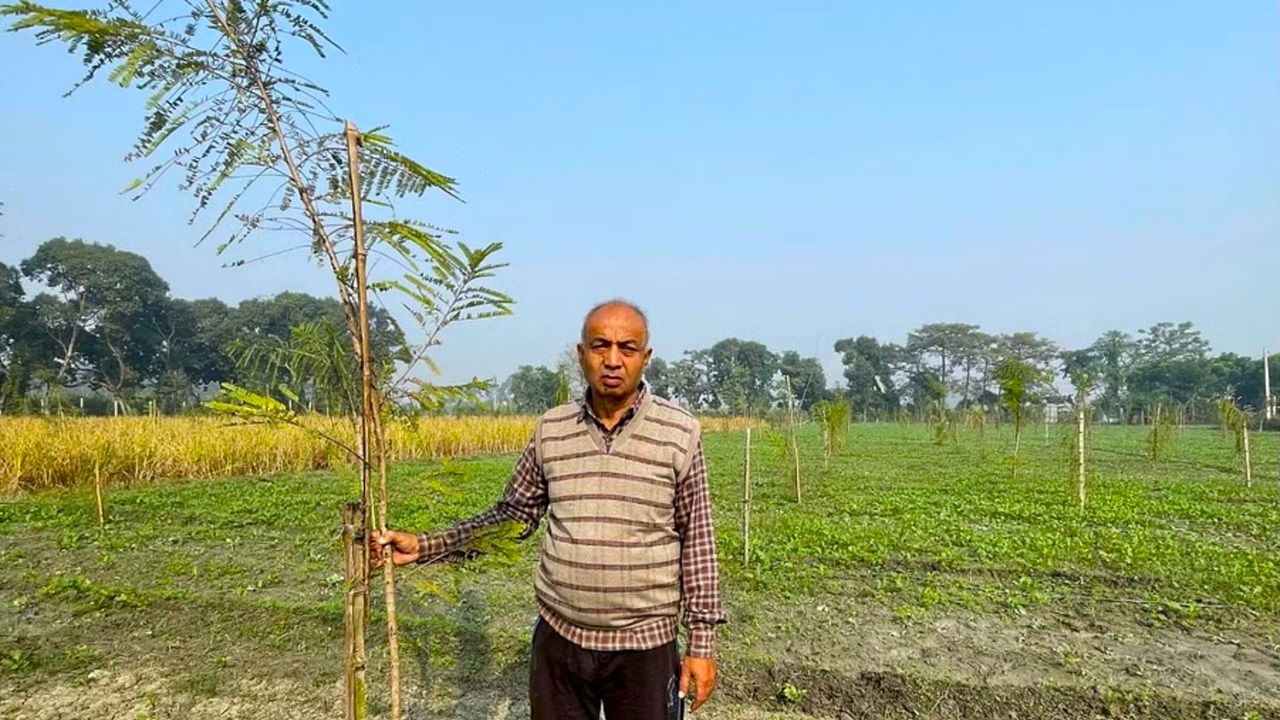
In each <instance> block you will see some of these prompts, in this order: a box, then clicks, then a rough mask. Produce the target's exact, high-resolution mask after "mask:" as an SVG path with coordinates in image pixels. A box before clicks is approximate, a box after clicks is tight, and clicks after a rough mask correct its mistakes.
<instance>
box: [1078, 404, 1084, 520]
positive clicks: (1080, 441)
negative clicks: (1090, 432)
mask: <svg viewBox="0 0 1280 720" xmlns="http://www.w3.org/2000/svg"><path fill="white" fill-rule="evenodd" d="M1080 394H1081V395H1083V394H1084V393H1080ZM1084 414H1085V406H1084V403H1076V464H1077V468H1076V491H1077V493H1078V494H1079V496H1080V509H1081V510H1084V477H1085V473H1084V460H1085V458H1084V420H1085V418H1084Z"/></svg>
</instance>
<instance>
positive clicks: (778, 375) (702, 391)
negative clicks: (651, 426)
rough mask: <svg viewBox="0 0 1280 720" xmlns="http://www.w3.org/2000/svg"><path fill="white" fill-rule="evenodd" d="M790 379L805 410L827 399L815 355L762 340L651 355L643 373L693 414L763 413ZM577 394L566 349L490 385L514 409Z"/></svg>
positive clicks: (537, 407) (497, 400)
mask: <svg viewBox="0 0 1280 720" xmlns="http://www.w3.org/2000/svg"><path fill="white" fill-rule="evenodd" d="M784 378H789V379H790V382H791V388H792V393H793V395H794V396H795V399H796V402H797V406H798V407H800V408H802V409H804V410H808V409H809V408H812V407H813V405H814V404H815V403H817V402H819V401H821V400H824V399H828V398H830V397H831V394H832V391H831V390H830V389H828V388H827V379H826V375H825V374H824V373H823V371H822V364H821V363H820V362H819V361H818V359H817V358H813V357H801V356H800V354H799V353H797V352H795V351H793V350H788V351H785V352H782V353H775V352H773V351H771V350H770V349H769V348H768V347H766V346H765V345H764V344H762V343H758V342H755V341H751V340H739V339H737V338H727V339H724V340H721V341H720V342H718V343H716V344H714V345H712V346H711V347H709V348H706V349H703V350H689V351H686V352H685V353H684V357H681V358H680V359H678V360H674V361H667V360H664V359H663V358H660V357H656V356H655V357H654V358H653V359H652V360H651V361H650V362H649V367H648V368H647V370H646V371H645V379H646V381H647V382H648V383H649V386H650V388H651V389H652V390H653V391H654V392H655V393H657V394H658V395H661V396H663V397H666V398H670V399H672V400H676V401H678V402H680V403H682V404H683V405H684V406H685V407H688V408H689V409H691V410H696V411H698V412H712V413H726V414H733V415H763V414H765V413H766V412H768V411H769V410H771V409H773V408H776V407H780V405H781V403H783V402H784V401H785V396H784V394H783V393H784V392H785V390H784V387H785V385H786V381H785V380H784ZM566 384H567V386H568V387H569V388H572V390H571V393H572V394H577V393H580V392H581V388H582V384H581V380H580V375H579V374H578V370H577V362H576V358H575V357H574V356H573V355H572V353H569V352H566V353H565V355H563V356H562V357H561V358H560V360H559V362H558V363H557V366H556V368H555V369H552V368H548V367H537V366H528V365H525V366H522V367H520V368H519V369H518V370H516V372H515V373H513V374H512V375H511V376H510V377H509V378H507V381H506V382H504V383H502V384H501V385H500V386H498V387H497V388H496V389H495V394H494V395H493V396H492V399H493V402H494V405H495V406H498V407H508V408H510V409H512V410H515V411H516V412H526V413H532V412H541V411H542V410H546V409H547V408H549V407H552V405H553V401H554V400H555V397H556V390H557V388H561V389H562V391H563V389H564V388H563V386H565V385H566Z"/></svg>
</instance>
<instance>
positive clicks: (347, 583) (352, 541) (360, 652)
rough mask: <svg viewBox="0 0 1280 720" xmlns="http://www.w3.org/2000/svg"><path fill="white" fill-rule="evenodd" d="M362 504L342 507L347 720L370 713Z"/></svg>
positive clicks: (344, 688) (365, 544) (364, 539)
mask: <svg viewBox="0 0 1280 720" xmlns="http://www.w3.org/2000/svg"><path fill="white" fill-rule="evenodd" d="M365 528H366V525H365V513H364V509H363V508H362V507H361V506H360V503H346V504H344V505H343V506H342V558H343V563H342V577H343V588H345V589H346V596H345V597H344V598H343V617H342V620H343V622H342V639H343V654H342V657H343V666H342V689H343V693H342V700H343V710H344V717H346V718H347V720H364V719H365V717H366V712H367V707H368V703H367V698H366V695H367V690H366V688H367V686H366V685H365V654H364V628H365V625H366V623H367V622H368V615H369V605H368V599H369V592H368V583H367V582H366V580H365V579H366V578H368V576H369V565H368V562H369V553H368V547H369V541H368V540H367V539H366V538H365Z"/></svg>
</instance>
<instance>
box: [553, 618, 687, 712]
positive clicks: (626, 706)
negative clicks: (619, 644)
mask: <svg viewBox="0 0 1280 720" xmlns="http://www.w3.org/2000/svg"><path fill="white" fill-rule="evenodd" d="M679 685H680V656H679V653H678V652H677V650H676V643H675V641H672V642H670V643H668V644H666V645H662V646H660V647H656V648H653V649H651V650H618V651H616V652H607V651H601V650H587V649H585V648H582V647H578V646H577V645H574V644H573V643H571V642H569V641H568V640H565V639H564V638H563V637H561V636H560V634H559V633H557V632H556V631H555V630H553V629H551V626H550V625H548V624H547V623H546V621H544V620H541V619H539V620H538V623H537V625H536V627H535V629H534V631H533V648H532V651H531V653H530V658H529V710H530V715H531V717H532V720H600V708H601V707H603V708H604V716H605V718H606V720H680V718H681V717H682V715H681V713H682V710H683V708H682V706H681V703H682V702H683V701H681V700H680V699H679V697H678V692H679Z"/></svg>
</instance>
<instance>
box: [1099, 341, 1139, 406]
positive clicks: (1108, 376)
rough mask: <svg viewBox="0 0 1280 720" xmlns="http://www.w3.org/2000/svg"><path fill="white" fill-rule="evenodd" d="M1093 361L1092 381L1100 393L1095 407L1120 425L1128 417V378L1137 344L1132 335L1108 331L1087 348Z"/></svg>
mask: <svg viewBox="0 0 1280 720" xmlns="http://www.w3.org/2000/svg"><path fill="white" fill-rule="evenodd" d="M1088 350H1089V354H1090V356H1092V357H1093V358H1094V359H1095V363H1096V372H1095V374H1094V379H1095V382H1096V384H1097V385H1098V386H1099V387H1100V388H1101V391H1102V394H1101V397H1100V398H1099V399H1098V404H1099V406H1101V408H1102V409H1103V411H1104V412H1106V413H1107V414H1108V415H1110V416H1111V417H1113V418H1115V419H1116V420H1117V421H1119V422H1124V421H1126V420H1128V417H1129V410H1130V406H1129V376H1130V374H1131V373H1132V372H1133V366H1134V363H1135V362H1136V361H1137V352H1138V344H1137V343H1136V342H1135V341H1134V339H1133V336H1131V335H1129V334H1128V333H1125V332H1121V331H1119V330H1108V331H1106V332H1105V333H1103V334H1102V336H1101V337H1099V338H1098V339H1097V340H1094V341H1093V344H1092V345H1090V346H1089V348H1088Z"/></svg>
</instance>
